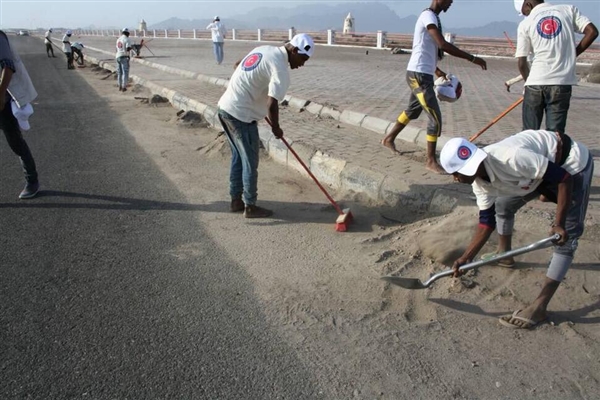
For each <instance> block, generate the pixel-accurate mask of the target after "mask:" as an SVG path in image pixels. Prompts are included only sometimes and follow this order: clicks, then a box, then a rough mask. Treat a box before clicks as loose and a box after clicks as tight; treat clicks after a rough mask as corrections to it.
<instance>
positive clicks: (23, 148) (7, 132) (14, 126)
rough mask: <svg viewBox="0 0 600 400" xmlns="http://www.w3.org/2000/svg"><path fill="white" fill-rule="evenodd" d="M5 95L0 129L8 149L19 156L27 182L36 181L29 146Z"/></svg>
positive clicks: (36, 177)
mask: <svg viewBox="0 0 600 400" xmlns="http://www.w3.org/2000/svg"><path fill="white" fill-rule="evenodd" d="M6 97H7V99H6V106H5V107H4V110H2V111H0V129H2V131H3V132H4V136H5V137H6V141H7V142H8V146H9V147H10V149H11V150H12V151H13V153H15V154H16V155H17V156H19V159H20V160H21V166H22V167H23V172H24V173H25V180H26V181H27V183H37V182H38V174H37V169H36V167H35V161H34V160H33V156H32V155H31V151H30V150H29V146H27V142H26V141H25V139H23V135H22V134H21V129H20V128H19V122H18V121H17V119H16V118H15V116H14V115H13V113H12V109H11V106H10V97H9V96H8V94H7V96H6Z"/></svg>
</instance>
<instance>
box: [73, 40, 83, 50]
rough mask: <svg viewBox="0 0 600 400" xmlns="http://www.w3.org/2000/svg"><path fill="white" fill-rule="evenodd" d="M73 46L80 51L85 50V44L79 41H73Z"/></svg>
mask: <svg viewBox="0 0 600 400" xmlns="http://www.w3.org/2000/svg"><path fill="white" fill-rule="evenodd" d="M71 47H75V48H76V49H77V50H79V51H81V50H83V44H81V43H79V42H74V43H71Z"/></svg>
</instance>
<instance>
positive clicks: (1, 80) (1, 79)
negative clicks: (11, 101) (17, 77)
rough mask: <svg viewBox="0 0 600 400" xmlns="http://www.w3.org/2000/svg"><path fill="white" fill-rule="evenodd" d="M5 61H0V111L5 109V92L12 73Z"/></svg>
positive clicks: (12, 70)
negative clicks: (0, 69) (0, 67)
mask: <svg viewBox="0 0 600 400" xmlns="http://www.w3.org/2000/svg"><path fill="white" fill-rule="evenodd" d="M5 61H6V60H1V61H0V65H1V66H2V72H1V73H0V111H2V110H4V107H6V91H7V90H8V84H9V83H10V80H11V79H12V76H13V73H14V69H13V68H12V67H11V65H9V63H7V62H5Z"/></svg>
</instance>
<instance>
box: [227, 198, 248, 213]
mask: <svg viewBox="0 0 600 400" xmlns="http://www.w3.org/2000/svg"><path fill="white" fill-rule="evenodd" d="M244 207H245V206H244V201H243V200H242V199H231V205H230V206H229V211H231V212H242V211H244Z"/></svg>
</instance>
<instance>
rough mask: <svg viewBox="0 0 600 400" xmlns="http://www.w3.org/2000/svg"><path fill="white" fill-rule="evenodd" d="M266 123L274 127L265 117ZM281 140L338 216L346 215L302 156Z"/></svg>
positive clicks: (283, 139)
mask: <svg viewBox="0 0 600 400" xmlns="http://www.w3.org/2000/svg"><path fill="white" fill-rule="evenodd" d="M265 121H267V124H269V126H271V127H272V126H273V125H271V120H269V118H268V117H265ZM279 139H281V141H282V142H283V144H285V145H286V147H287V148H288V150H289V151H291V152H292V154H293V155H294V157H296V160H298V162H299V163H300V165H302V166H303V167H304V170H305V171H306V173H307V174H308V175H310V177H311V178H312V179H313V181H315V183H316V184H317V186H318V187H319V189H321V191H322V192H323V194H324V195H325V197H327V200H329V202H330V203H331V205H332V206H333V208H335V211H337V212H338V214H340V215H344V212H343V211H342V209H341V208H340V206H338V205H337V203H336V202H335V200H333V198H332V197H331V196H330V195H329V193H327V190H325V188H324V187H323V186H321V183H320V182H319V181H318V180H317V178H316V177H315V176H314V175H313V173H312V172H310V169H308V167H307V166H306V164H304V161H302V159H301V158H300V156H299V155H298V154H297V153H296V152H295V151H294V149H292V146H290V144H289V143H288V142H287V140H285V138H284V137H283V136H282V137H280V138H279Z"/></svg>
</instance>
